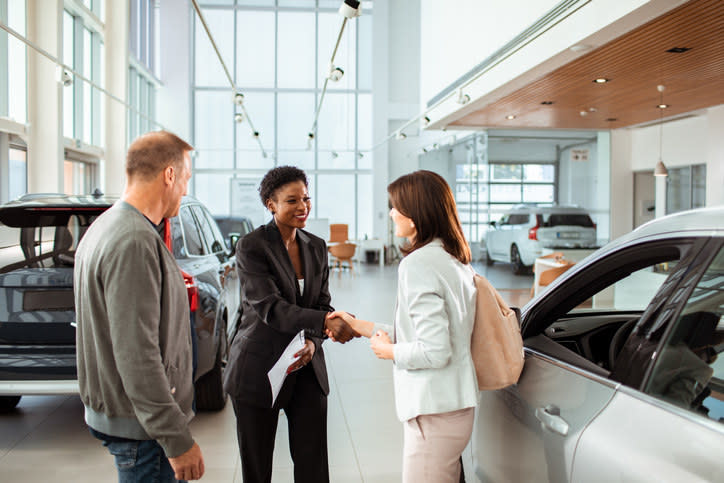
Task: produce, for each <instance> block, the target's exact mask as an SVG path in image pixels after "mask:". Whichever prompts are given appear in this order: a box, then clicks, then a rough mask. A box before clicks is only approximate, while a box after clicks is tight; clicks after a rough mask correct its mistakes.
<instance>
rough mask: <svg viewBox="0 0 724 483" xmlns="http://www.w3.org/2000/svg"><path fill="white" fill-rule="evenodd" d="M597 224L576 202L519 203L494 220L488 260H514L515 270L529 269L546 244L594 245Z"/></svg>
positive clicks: (548, 245)
mask: <svg viewBox="0 0 724 483" xmlns="http://www.w3.org/2000/svg"><path fill="white" fill-rule="evenodd" d="M595 245H596V224H595V223H593V220H591V217H590V216H589V215H588V213H587V212H586V211H585V210H583V209H581V208H578V207H576V206H555V205H554V206H545V207H544V206H536V205H516V206H515V207H513V209H511V210H510V211H509V212H507V213H506V214H505V215H503V217H502V218H501V219H500V220H499V221H497V222H494V221H491V222H490V229H489V230H488V232H487V234H486V236H485V246H486V251H487V264H488V265H492V264H493V262H510V263H512V264H513V272H515V273H516V274H522V273H526V272H528V271H529V270H530V267H531V266H532V265H533V263H534V262H535V259H536V258H538V257H539V256H541V254H542V250H543V248H544V247H546V248H591V247H594V246H595Z"/></svg>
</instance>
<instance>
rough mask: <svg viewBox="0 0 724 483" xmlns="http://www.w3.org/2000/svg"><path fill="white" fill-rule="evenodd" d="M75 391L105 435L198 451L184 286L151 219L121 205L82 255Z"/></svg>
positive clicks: (78, 258) (96, 226)
mask: <svg viewBox="0 0 724 483" xmlns="http://www.w3.org/2000/svg"><path fill="white" fill-rule="evenodd" d="M74 283H75V307H76V321H77V324H78V328H77V333H76V343H77V360H78V383H79V386H80V397H81V399H82V401H83V404H84V405H85V418H86V422H87V423H88V425H89V426H90V427H92V428H93V429H95V430H97V431H100V432H102V433H105V434H108V435H111V436H118V437H123V438H130V439H144V440H147V439H155V440H157V441H158V443H159V444H160V445H161V447H162V448H163V449H164V451H165V452H166V455H167V456H168V457H175V456H179V455H180V454H182V453H184V452H186V451H187V450H189V449H190V448H191V446H192V445H193V439H192V438H191V432H190V431H189V428H188V422H189V421H190V420H191V418H192V417H193V411H192V409H191V406H192V402H193V381H192V352H191V331H190V327H189V305H188V298H187V294H186V286H185V284H184V281H183V277H182V276H181V272H180V270H179V267H178V265H177V264H176V260H175V259H174V257H173V255H172V254H171V253H170V252H169V251H168V249H167V248H166V245H165V244H164V242H163V240H162V239H161V237H160V236H159V235H158V233H157V232H156V231H155V230H154V228H153V226H152V225H151V223H149V221H148V219H146V217H144V216H143V214H141V212H139V211H138V210H136V209H135V208H134V207H133V206H131V205H130V204H128V203H126V202H124V201H119V202H117V203H116V204H115V205H113V206H112V207H111V208H110V209H108V210H107V211H106V212H105V213H103V214H102V215H101V216H99V217H98V219H97V220H96V221H95V222H93V224H92V225H91V226H90V227H89V228H88V231H87V232H86V234H85V236H84V237H83V239H82V240H81V242H80V244H79V245H78V250H77V252H76V255H75V271H74Z"/></svg>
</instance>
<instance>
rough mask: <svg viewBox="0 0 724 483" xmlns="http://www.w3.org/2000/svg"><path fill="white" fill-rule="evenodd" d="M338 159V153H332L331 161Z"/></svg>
mask: <svg viewBox="0 0 724 483" xmlns="http://www.w3.org/2000/svg"><path fill="white" fill-rule="evenodd" d="M338 157H339V153H338V152H337V151H332V159H337V158H338Z"/></svg>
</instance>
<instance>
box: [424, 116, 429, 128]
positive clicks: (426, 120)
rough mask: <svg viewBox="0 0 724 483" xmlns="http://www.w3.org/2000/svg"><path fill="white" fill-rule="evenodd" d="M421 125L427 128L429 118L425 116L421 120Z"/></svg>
mask: <svg viewBox="0 0 724 483" xmlns="http://www.w3.org/2000/svg"><path fill="white" fill-rule="evenodd" d="M422 125H423V126H425V127H427V126H429V125H430V118H429V117H427V116H425V117H423V118H422Z"/></svg>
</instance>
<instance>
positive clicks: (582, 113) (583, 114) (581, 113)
mask: <svg viewBox="0 0 724 483" xmlns="http://www.w3.org/2000/svg"><path fill="white" fill-rule="evenodd" d="M578 114H580V115H581V117H586V116H588V111H581V112H579V113H578Z"/></svg>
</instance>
